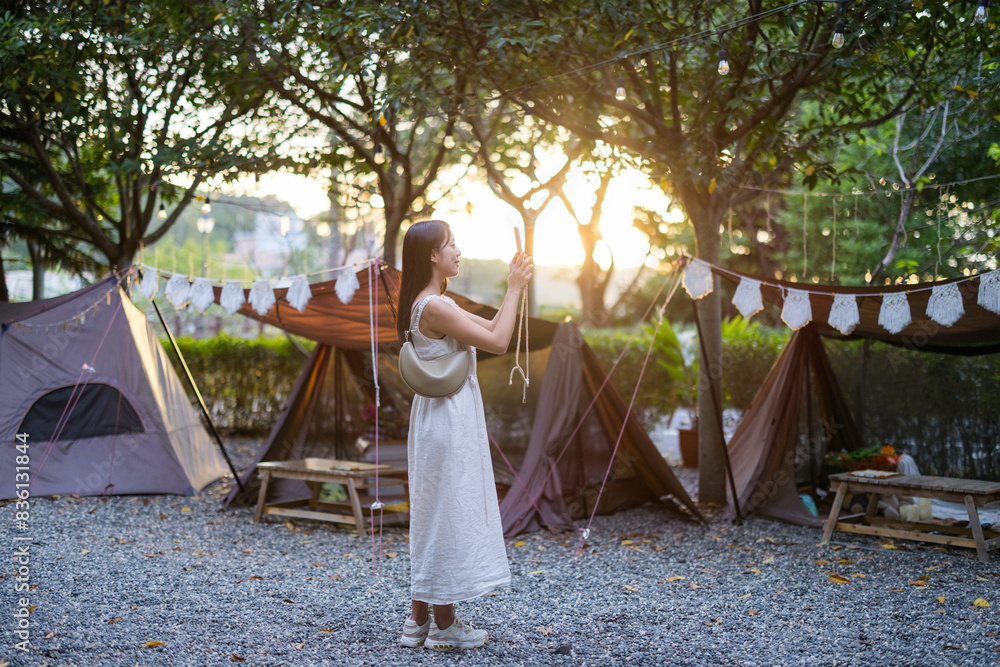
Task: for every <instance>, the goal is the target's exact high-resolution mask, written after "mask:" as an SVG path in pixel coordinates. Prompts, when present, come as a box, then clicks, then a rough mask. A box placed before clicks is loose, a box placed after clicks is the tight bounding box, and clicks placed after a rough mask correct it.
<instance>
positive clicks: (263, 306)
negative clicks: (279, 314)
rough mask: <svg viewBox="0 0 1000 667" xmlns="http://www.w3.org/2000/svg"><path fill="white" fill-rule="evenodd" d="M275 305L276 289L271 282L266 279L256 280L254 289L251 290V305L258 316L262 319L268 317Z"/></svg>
mask: <svg viewBox="0 0 1000 667" xmlns="http://www.w3.org/2000/svg"><path fill="white" fill-rule="evenodd" d="M274 303H275V298H274V289H272V288H271V282H270V281H269V280H267V279H266V278H258V279H257V280H255V281H254V283H253V288H251V289H250V305H251V306H253V309H254V310H255V311H257V314H258V315H260V316H261V317H263V316H264V315H267V311H269V310H271V307H272V306H273V305H274Z"/></svg>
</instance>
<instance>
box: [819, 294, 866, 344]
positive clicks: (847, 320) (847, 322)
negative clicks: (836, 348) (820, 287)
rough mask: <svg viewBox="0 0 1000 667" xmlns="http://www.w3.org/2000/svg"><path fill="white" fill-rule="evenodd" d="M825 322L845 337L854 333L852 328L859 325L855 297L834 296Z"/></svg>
mask: <svg viewBox="0 0 1000 667" xmlns="http://www.w3.org/2000/svg"><path fill="white" fill-rule="evenodd" d="M827 322H828V323H829V324H830V326H831V327H833V328H834V329H836V330H837V331H839V332H840V333H842V334H844V335H845V336H846V335H848V334H849V333H851V332H852V331H854V327H856V326H858V324H860V323H861V314H860V313H859V312H858V300H857V297H855V296H854V295H853V294H839V293H838V294H834V295H833V305H832V306H830V317H829V319H827Z"/></svg>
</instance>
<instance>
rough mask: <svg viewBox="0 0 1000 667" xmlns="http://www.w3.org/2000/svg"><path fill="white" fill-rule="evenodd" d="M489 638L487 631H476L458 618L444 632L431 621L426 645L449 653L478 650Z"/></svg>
mask: <svg viewBox="0 0 1000 667" xmlns="http://www.w3.org/2000/svg"><path fill="white" fill-rule="evenodd" d="M489 636H490V635H489V633H488V632H486V631H485V630H476V629H475V628H473V627H471V626H468V625H466V624H465V623H464V622H462V619H460V618H458V617H457V616H456V617H455V622H454V623H452V624H451V625H450V626H448V627H447V628H446V629H444V630H441V629H439V628H438V626H437V622H436V621H431V629H430V632H428V633H427V641H426V644H425V645H426V646H427V648H432V649H435V650H438V651H447V650H448V649H452V648H476V647H478V646H482V645H483V644H485V643H486V640H487V639H488V638H489Z"/></svg>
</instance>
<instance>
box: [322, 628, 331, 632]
mask: <svg viewBox="0 0 1000 667" xmlns="http://www.w3.org/2000/svg"><path fill="white" fill-rule="evenodd" d="M320 632H333V630H330V629H329V628H323V629H322V630H320Z"/></svg>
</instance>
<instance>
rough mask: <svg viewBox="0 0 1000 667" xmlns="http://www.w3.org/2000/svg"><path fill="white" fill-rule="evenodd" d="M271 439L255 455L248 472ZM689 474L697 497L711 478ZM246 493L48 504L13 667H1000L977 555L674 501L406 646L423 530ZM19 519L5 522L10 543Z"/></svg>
mask: <svg viewBox="0 0 1000 667" xmlns="http://www.w3.org/2000/svg"><path fill="white" fill-rule="evenodd" d="M256 444H257V443H252V442H248V441H239V442H237V443H235V446H234V447H233V449H234V450H236V456H237V459H238V461H244V462H245V461H246V459H247V456H249V454H250V452H251V451H252V448H253V446H256ZM678 474H679V476H680V477H681V479H682V481H683V482H684V484H685V485H686V486H688V488H689V489H691V488H692V487H694V486H695V485H696V482H697V480H696V471H691V470H683V469H678ZM226 487H227V484H226V483H225V482H217V483H216V484H214V485H212V486H211V487H209V488H208V489H206V491H205V492H204V493H203V494H202V495H201V496H200V497H197V498H187V497H177V496H145V497H135V496H128V497H117V496H116V497H109V498H95V497H85V498H72V497H61V498H37V499H33V503H32V506H31V518H30V527H29V532H28V534H29V535H30V536H31V542H30V543H28V544H30V547H29V551H30V583H31V586H32V589H31V591H30V592H29V593H28V595H30V604H31V605H34V610H33V612H32V613H31V614H30V633H31V636H30V641H31V648H30V651H29V652H28V653H23V652H21V651H19V650H16V649H14V648H13V644H14V643H15V641H17V639H14V635H13V629H14V623H15V622H16V619H14V617H13V613H14V611H16V609H17V604H18V602H17V598H19V597H21V596H23V595H25V593H15V584H16V574H17V567H18V565H17V563H16V558H15V557H14V556H12V557H11V558H10V560H8V565H7V567H5V568H3V572H2V573H0V575H2V576H0V590H2V593H0V604H2V605H3V619H4V621H3V627H4V630H5V632H4V642H3V644H2V645H0V651H2V652H0V666H3V665H4V664H5V660H4V659H3V658H4V657H6V661H8V662H9V663H10V664H11V665H32V666H39V667H40V666H42V665H73V666H85V665H128V666H130V667H131V666H132V665H232V664H238V663H245V664H254V665H273V666H276V665H319V664H335V665H380V666H381V665H397V664H398V665H425V664H426V665H430V664H433V665H441V664H444V665H454V664H468V665H747V666H753V665H914V666H920V667H925V666H927V667H929V666H932V665H995V664H998V661H1000V636H998V632H1000V623H998V617H997V609H998V608H1000V594H998V586H997V584H998V581H1000V572H998V570H1000V566H997V565H995V564H982V563H979V562H978V561H977V560H976V558H975V552H974V550H969V549H956V548H948V549H944V548H935V547H934V546H932V545H925V544H923V543H914V542H902V541H898V542H895V543H893V542H889V541H886V540H876V539H874V538H868V537H864V536H850V535H844V534H838V535H835V537H837V538H838V539H839V540H842V541H838V542H831V543H829V544H823V545H820V544H819V541H820V538H821V534H820V531H819V530H817V529H810V528H800V527H797V526H791V525H787V524H782V523H776V522H773V521H767V520H762V519H750V520H749V521H747V522H746V523H745V524H744V525H742V526H734V525H731V524H729V523H725V522H722V521H720V520H717V519H716V520H711V522H710V525H709V526H707V527H706V526H702V525H698V524H695V523H692V522H689V521H686V520H684V519H682V518H680V517H678V516H676V515H674V514H671V513H670V512H668V511H666V510H665V509H663V508H661V507H659V506H656V505H647V506H644V507H639V508H636V509H632V510H628V511H625V512H620V513H618V514H616V515H614V516H608V517H598V518H596V519H595V521H594V524H593V526H592V528H591V535H590V538H589V540H588V544H587V547H586V549H585V551H584V553H583V554H582V555H580V556H579V557H578V558H577V557H576V551H575V546H576V542H575V540H576V539H577V536H578V535H579V532H578V531H577V532H575V533H574V534H566V535H558V536H553V535H550V534H548V533H545V532H539V533H534V534H531V535H523V536H520V537H518V538H515V539H510V540H507V552H508V554H509V557H510V565H511V571H512V572H513V575H514V577H513V583H512V585H511V587H510V588H505V589H501V590H499V591H497V592H496V593H494V594H493V595H491V596H489V597H486V598H481V599H478V600H473V601H469V602H465V603H462V604H460V605H459V606H458V609H459V614H460V615H461V616H463V617H464V618H466V619H467V620H468V621H469V622H471V623H472V624H473V625H475V626H477V627H482V628H485V629H487V630H489V632H490V639H489V642H488V643H487V644H486V646H485V647H483V648H481V649H476V650H474V651H455V652H451V653H446V654H440V653H436V652H432V651H429V650H426V649H415V650H414V649H404V648H401V647H399V646H398V644H397V641H398V635H399V632H400V629H401V627H402V623H403V620H404V619H405V617H406V615H407V613H408V611H409V598H408V574H407V566H408V547H407V533H406V532H405V530H402V529H399V528H392V529H385V531H384V533H383V536H382V540H383V553H384V557H383V558H381V559H380V560H379V561H378V562H377V563H375V562H373V558H372V556H373V550H372V546H371V543H370V541H369V540H367V539H364V538H359V537H357V535H356V533H352V532H351V531H349V530H346V529H343V528H338V527H337V526H334V525H332V524H326V523H320V522H308V521H296V522H295V523H294V524H286V523H285V522H282V521H280V520H276V519H275V518H273V517H272V518H270V519H266V520H265V522H264V523H261V524H255V523H252V522H251V521H250V519H251V517H252V515H253V510H252V508H249V507H246V508H235V509H226V510H223V509H221V506H220V498H221V497H222V495H223V494H224V492H225V490H226ZM13 511H14V508H13V506H12V505H9V504H8V505H7V506H5V507H2V508H0V516H2V517H5V518H6V520H7V522H8V526H7V533H8V534H9V535H15V534H19V533H15V531H14V530H13V525H12V524H11V521H12V519H13ZM581 526H582V524H581ZM578 527H579V526H578ZM12 543H13V540H11V541H10V542H9V544H12ZM22 544H24V543H21V542H18V543H17V545H15V546H11V547H9V549H10V551H11V552H14V550H15V549H16V548H18V547H19V546H20V545H22ZM835 574H836V575H840V577H841V578H842V579H841V581H844V582H845V583H836V582H834V581H831V576H832V575H835ZM976 600H981V601H980V602H979V605H982V604H983V602H982V601H985V602H986V603H988V604H989V605H992V606H989V607H986V606H977V604H976ZM149 642H162V644H158V645H149V646H148V645H147V643H149Z"/></svg>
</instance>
